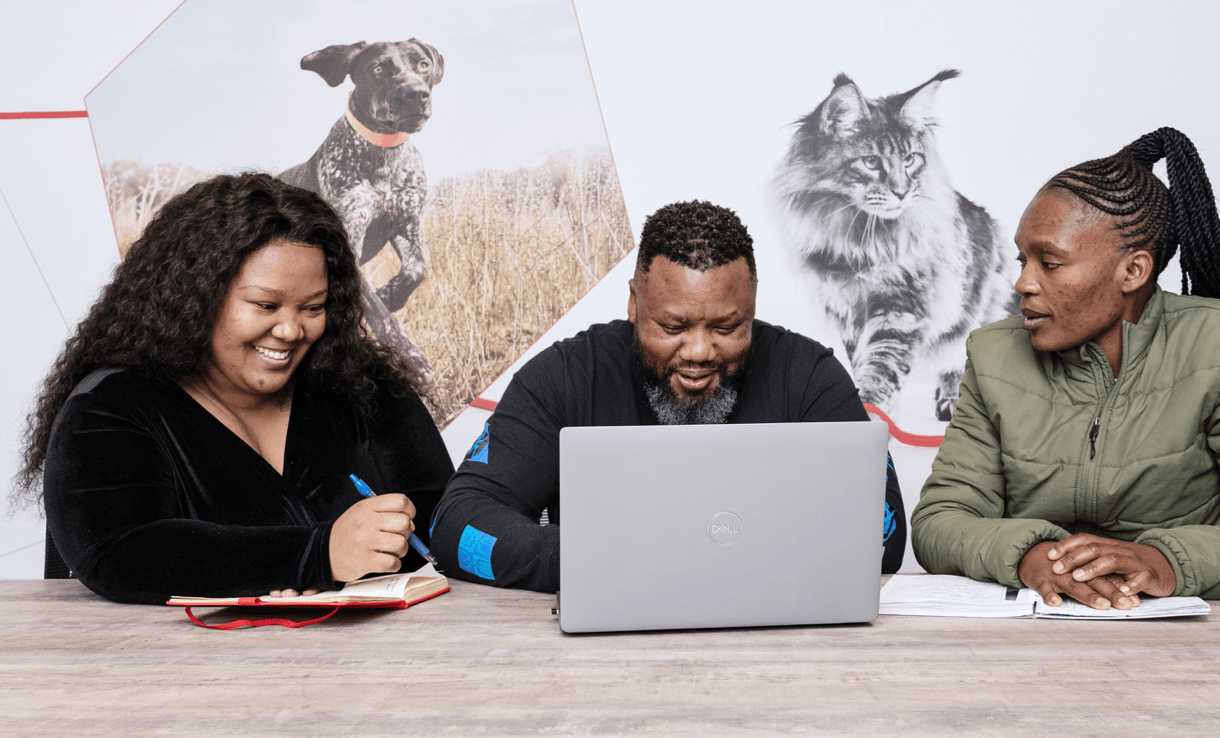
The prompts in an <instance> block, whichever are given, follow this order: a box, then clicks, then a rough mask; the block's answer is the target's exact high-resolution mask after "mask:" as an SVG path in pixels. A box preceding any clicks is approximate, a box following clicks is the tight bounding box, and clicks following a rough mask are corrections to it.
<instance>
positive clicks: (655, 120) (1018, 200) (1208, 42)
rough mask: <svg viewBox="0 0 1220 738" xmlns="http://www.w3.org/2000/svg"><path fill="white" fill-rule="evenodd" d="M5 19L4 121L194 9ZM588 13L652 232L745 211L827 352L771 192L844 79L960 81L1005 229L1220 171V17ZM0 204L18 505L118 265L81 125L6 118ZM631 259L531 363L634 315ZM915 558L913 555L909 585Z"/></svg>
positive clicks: (0, 132)
mask: <svg viewBox="0 0 1220 738" xmlns="http://www.w3.org/2000/svg"><path fill="white" fill-rule="evenodd" d="M191 1H192V2H198V1H200V0H191ZM10 5H12V6H13V7H6V8H5V11H4V22H3V23H2V24H0V68H2V69H3V70H4V71H5V72H7V74H4V75H0V112H22V111H49V110H81V109H83V108H84V103H83V100H84V97H85V95H86V94H87V93H88V92H89V91H90V90H91V89H92V88H93V87H94V86H95V85H96V84H97V83H98V82H100V81H101V80H102V79H103V78H104V77H105V76H106V74H107V73H108V72H109V71H110V70H111V69H112V68H113V67H114V66H115V65H116V64H117V63H119V62H120V61H121V60H122V59H123V57H124V56H125V55H126V54H127V53H128V52H129V51H131V50H132V49H133V48H134V47H135V46H136V45H138V44H139V42H140V41H141V40H142V39H143V38H144V37H145V35H146V34H148V33H149V32H150V31H152V30H153V29H154V28H155V27H156V26H157V24H158V23H159V22H160V21H161V20H163V19H164V18H165V17H166V16H168V15H169V14H170V13H171V12H172V11H173V10H174V8H175V7H176V6H177V5H178V2H177V0H114V2H110V3H94V2H88V0H79V1H78V2H69V1H66V0H60V1H59V2H53V1H52V2H47V1H45V0H44V1H43V2H40V3H21V4H10ZM576 10H577V13H578V16H579V18H580V21H581V31H582V35H583V38H584V41H585V45H586V51H587V53H588V58H589V61H590V64H591V67H592V71H593V76H594V81H595V83H596V86H597V91H598V97H599V100H600V104H601V109H602V114H603V118H604V121H605V124H606V128H607V132H608V134H609V138H610V143H611V147H612V149H613V152H614V156H615V161H616V164H617V166H618V173H619V177H620V181H621V182H622V185H623V189H624V195H625V199H626V203H627V210H628V213H629V215H630V216H631V218H632V223H633V226H634V228H635V229H636V232H637V233H638V231H639V228H640V226H641V224H642V222H643V218H644V216H645V215H647V214H648V213H650V212H652V211H653V210H655V209H656V208H657V207H659V206H661V205H663V204H665V203H668V202H672V201H676V200H682V199H690V198H700V199H710V200H713V201H715V202H718V203H719V204H722V205H726V206H729V207H733V208H734V209H736V210H737V211H738V212H739V213H740V214H741V216H742V218H743V220H744V221H745V222H746V223H747V225H748V226H749V228H750V230H751V232H752V233H753V234H754V236H755V239H756V243H757V245H758V248H759V267H760V273H761V279H762V280H763V285H764V289H763V290H762V292H761V293H760V300H759V302H760V305H759V307H760V317H762V318H764V319H767V320H770V321H772V322H778V323H781V324H784V325H786V326H788V327H790V328H794V329H797V330H801V331H803V332H807V333H809V334H811V335H813V336H814V337H815V338H818V339H819V340H822V341H823V342H825V343H827V344H828V345H832V346H833V345H835V344H836V343H837V339H835V337H834V336H831V335H828V334H827V332H826V331H825V328H824V327H822V326H821V325H820V324H819V323H818V322H817V320H816V319H815V318H814V317H813V316H812V315H811V312H810V310H809V308H808V305H807V304H806V303H805V302H804V301H803V299H802V297H801V287H800V285H799V284H798V283H797V282H796V281H795V280H794V278H793V276H792V273H791V270H790V269H789V267H788V262H787V260H786V258H785V257H784V255H783V254H782V250H781V249H779V248H778V246H777V244H776V243H775V231H774V228H773V226H772V225H771V223H770V222H769V218H768V216H767V212H766V208H765V206H764V202H763V194H762V190H763V186H764V184H765V182H766V180H767V178H768V176H769V173H770V171H771V170H772V168H773V167H774V165H775V163H776V162H777V161H778V159H779V157H780V156H781V155H782V153H783V151H784V148H785V147H786V145H787V141H788V136H789V135H790V129H788V128H787V127H786V126H787V124H788V123H789V122H791V121H792V120H794V119H795V118H796V117H798V116H800V115H802V114H804V113H807V112H809V111H810V110H812V109H813V107H814V106H816V105H817V103H818V102H820V101H821V99H822V98H824V97H825V95H826V94H827V93H828V92H829V90H830V83H831V79H832V78H833V76H834V75H835V74H836V73H837V72H840V71H844V72H848V73H849V74H851V75H852V76H853V78H854V79H855V80H856V81H857V82H858V83H859V84H860V85H861V87H862V88H863V89H864V91H865V93H866V94H867V95H869V96H880V95H885V94H890V93H893V92H898V91H901V90H905V89H909V88H910V87H912V86H914V85H915V84H917V83H919V82H921V81H923V80H925V79H927V78H928V77H930V76H931V74H933V73H934V72H936V71H939V70H940V69H943V68H947V67H953V68H958V69H961V70H962V71H963V76H962V77H961V78H960V79H957V80H952V81H950V82H947V83H945V85H944V86H943V87H942V89H941V91H940V93H939V94H938V101H937V105H938V114H939V116H940V119H941V141H942V155H943V157H944V159H945V160H946V164H947V166H948V168H949V171H950V173H951V175H952V177H953V181H954V184H955V186H956V187H957V188H958V189H959V190H961V191H962V192H963V193H964V194H966V195H967V196H968V197H970V198H971V199H972V200H975V201H976V202H979V203H981V204H983V205H984V206H985V207H987V208H988V210H989V211H991V213H992V214H993V215H994V216H995V217H996V218H997V219H998V220H999V221H1000V223H1001V226H1002V227H1003V228H1005V229H1007V232H1008V234H1009V235H1010V234H1011V229H1012V228H1013V226H1014V225H1015V222H1016V219H1017V218H1018V217H1019V215H1020V212H1021V209H1022V208H1023V207H1024V203H1025V200H1026V199H1027V198H1028V197H1029V196H1030V194H1032V192H1033V190H1034V189H1036V188H1037V186H1039V185H1040V184H1041V182H1042V181H1044V180H1045V179H1046V178H1047V177H1049V176H1050V175H1051V174H1053V173H1054V172H1055V171H1058V170H1059V169H1061V168H1063V167H1065V166H1068V165H1071V164H1074V163H1076V162H1078V161H1080V160H1082V159H1085V158H1090V157H1092V156H1102V155H1106V154H1109V153H1112V152H1113V151H1115V150H1117V149H1118V148H1119V147H1120V146H1121V145H1123V144H1125V143H1127V142H1128V141H1130V140H1131V139H1132V138H1134V137H1135V136H1136V135H1138V134H1140V133H1143V132H1145V131H1148V130H1152V129H1153V128H1156V127H1158V126H1160V125H1173V126H1175V127H1178V128H1180V129H1181V130H1183V131H1185V132H1186V133H1187V134H1188V135H1191V136H1192V137H1193V138H1194V139H1195V142H1196V144H1198V145H1199V148H1200V150H1201V152H1202V153H1203V156H1204V159H1205V161H1206V162H1207V163H1209V164H1210V165H1211V168H1212V171H1213V172H1218V171H1220V134H1216V133H1215V126H1214V121H1215V120H1216V118H1217V115H1216V112H1217V111H1216V105H1215V104H1214V102H1213V99H1214V95H1212V94H1211V88H1212V87H1214V80H1213V79H1212V78H1213V77H1214V75H1215V72H1216V70H1218V69H1220V52H1217V51H1216V46H1215V44H1214V39H1213V38H1212V36H1213V35H1214V29H1215V28H1216V27H1217V23H1216V21H1217V20H1218V19H1220V9H1217V8H1216V6H1213V5H1211V4H1206V3H1197V2H1189V1H1188V0H1177V1H1165V2H1161V3H1157V4H1156V5H1155V7H1154V6H1151V5H1149V4H1148V3H1147V2H1145V1H1144V0H1126V1H1125V2H1104V3H1103V2H1100V1H1098V0H1086V1H1082V2H1076V3H1070V4H1065V3H1060V2H1050V1H1049V0H1036V1H1035V0H1020V1H1018V0H1011V1H1010V2H1006V3H977V2H967V1H965V0H937V1H936V2H923V3H904V2H898V1H897V0H888V1H886V0H874V1H873V2H857V3H844V2H841V1H838V0H836V1H835V2H800V1H795V0H794V1H793V2H778V1H777V2H772V3H750V4H746V3H741V2H739V1H733V2H729V1H727V0H683V1H682V2H667V3H662V2H656V1H655V0H616V1H615V2H612V3H607V2H593V1H591V0H576ZM1149 14H1151V17H1149ZM1157 18H1165V19H1169V18H1175V20H1174V21H1173V22H1168V21H1166V22H1164V23H1160V22H1156V20H1155V19H1157ZM49 48H53V49H54V53H47V50H48V49H49ZM525 72H526V77H525V78H526V79H528V77H527V70H525ZM150 94H151V93H150ZM155 104H156V100H155V96H154V97H150V105H155ZM0 193H2V194H3V201H0V260H2V263H3V269H0V301H3V302H2V307H3V315H4V316H5V317H6V318H7V320H6V322H5V327H4V329H3V330H4V337H5V339H6V341H5V344H6V345H7V346H8V350H7V351H5V356H6V360H5V361H4V363H3V364H2V365H0V372H2V377H3V380H4V381H3V382H0V479H3V480H5V482H4V486H3V489H5V490H7V487H8V480H10V479H11V478H12V475H13V473H14V471H15V469H16V454H17V450H18V448H19V445H20V444H19V436H20V433H21V429H22V427H23V422H24V415H25V413H26V412H27V411H28V403H29V401H30V398H31V397H32V395H33V393H34V391H35V388H36V385H37V383H38V381H39V380H40V379H41V378H42V377H43V376H44V375H45V373H46V371H47V368H48V367H49V365H50V363H51V362H52V361H53V360H54V357H55V355H56V353H57V352H58V350H59V348H60V347H61V346H62V344H63V342H64V340H65V339H66V337H67V335H68V332H69V327H70V326H72V325H74V324H75V322H76V321H78V320H79V319H80V317H81V316H82V314H83V311H84V310H85V309H86V308H87V307H88V305H89V304H90V303H91V302H92V300H93V298H94V296H95V294H96V292H97V290H98V288H99V287H100V286H101V285H102V284H103V283H104V282H105V281H106V280H107V279H108V277H109V273H110V270H111V269H112V268H113V266H114V264H115V263H116V262H117V250H116V246H115V240H114V235H113V232H112V230H111V227H110V225H109V214H108V211H107V207H106V202H105V197H104V194H103V187H102V180H101V176H100V173H99V169H98V160H97V157H96V155H95V153H94V150H93V143H92V139H91V134H90V127H89V122H88V120H86V119H70V120H35V121H12V120H0ZM48 213H51V214H52V215H50V216H48V215H47V214H48ZM631 261H632V259H631V258H629V259H628V261H627V262H626V263H625V264H624V265H622V266H620V268H619V269H616V270H615V271H613V272H612V273H611V274H610V275H609V276H608V277H607V278H606V279H604V280H603V281H602V283H600V284H599V285H598V286H597V287H595V288H594V290H593V291H592V292H591V293H590V294H589V295H588V296H587V297H586V298H585V300H584V301H582V302H581V303H580V304H579V305H577V307H576V308H574V309H573V310H572V311H571V312H570V313H569V314H568V315H567V316H565V318H564V319H562V320H561V321H560V322H559V323H558V324H557V325H556V326H555V327H554V328H553V329H552V330H551V331H550V332H549V333H548V334H547V336H546V337H544V339H543V340H542V341H540V342H539V345H538V346H537V347H535V349H534V350H537V349H538V348H540V347H542V346H545V345H549V344H550V343H551V342H552V341H554V340H557V339H558V338H562V337H565V336H568V335H571V334H573V333H575V332H576V331H577V330H579V329H581V328H583V327H584V326H586V325H588V324H589V323H591V322H596V321H603V320H608V319H611V318H616V317H622V316H623V315H624V306H625V303H626V299H627V291H626V286H625V285H626V279H627V277H628V276H629V272H630V267H631ZM1175 273H1176V272H1175ZM1167 276H1168V281H1169V284H1171V285H1172V280H1173V279H1174V276H1173V275H1167ZM1163 283H1164V282H1163ZM528 356H529V354H527V358H528ZM518 363H520V362H518ZM506 383H507V375H506V377H504V378H501V380H499V381H498V382H497V383H495V384H494V385H493V386H492V387H491V388H490V389H489V390H488V392H487V393H485V394H486V396H488V397H489V398H491V399H497V398H498V397H499V395H500V393H501V392H502V391H503V387H504V385H505V384H506ZM916 389H917V388H916ZM912 391H915V390H912ZM908 406H913V403H908ZM905 415H906V414H904V417H902V418H900V422H901V424H903V425H904V426H905V427H906V429H907V430H910V431H913V432H918V433H936V432H939V430H940V428H942V427H943V426H940V425H937V424H936V423H935V422H934V421H928V420H924V419H922V417H917V415H918V414H917V413H914V412H911V413H909V415H910V418H909V419H908V418H906V417H905ZM486 417H487V413H486V412H485V411H480V410H469V411H467V413H465V414H464V415H463V416H461V417H460V418H459V419H458V420H457V421H455V422H454V423H453V424H452V425H451V426H450V427H449V428H447V429H446V430H445V432H444V436H445V439H446V443H447V444H448V445H449V447H450V450H451V453H452V455H453V456H454V457H455V458H458V457H460V456H461V455H462V454H463V453H464V452H465V450H466V448H467V446H468V445H469V444H470V443H471V442H472V441H473V440H474V438H475V437H476V436H477V435H478V433H479V431H480V430H481V428H482V424H483V422H484V420H485V418H486ZM892 451H893V453H894V459H895V464H896V466H897V467H898V468H899V470H900V476H901V478H902V483H903V486H904V491H905V496H906V499H907V505H908V511H909V509H910V508H911V507H913V505H914V502H915V500H916V499H917V498H918V490H919V486H920V485H921V484H922V480H923V478H924V477H925V476H926V474H927V471H928V468H929V466H930V464H931V459H932V456H933V452H932V451H930V450H927V449H915V448H911V447H905V446H900V445H898V444H893V445H892ZM42 537H43V528H42V523H41V521H40V520H39V519H38V518H37V516H36V515H34V514H32V513H31V512H29V511H26V512H22V513H19V514H17V516H16V517H13V518H10V519H5V520H0V578H13V577H38V576H41V572H42V547H41V541H42ZM913 563H914V560H913V557H911V556H910V555H909V553H908V558H907V568H908V569H909V568H911V566H912V565H913Z"/></svg>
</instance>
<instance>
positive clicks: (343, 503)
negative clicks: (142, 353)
mask: <svg viewBox="0 0 1220 738" xmlns="http://www.w3.org/2000/svg"><path fill="white" fill-rule="evenodd" d="M376 408H377V409H376V412H375V413H374V414H373V416H372V417H366V416H364V415H362V414H361V413H360V412H359V411H358V409H356V408H355V407H354V406H353V405H352V403H351V402H350V401H349V399H348V398H347V397H346V396H344V395H340V394H337V393H333V392H327V391H323V390H320V389H316V388H310V387H308V386H306V384H305V382H304V381H303V380H298V381H297V383H296V387H295V389H294V394H293V400H292V410H291V415H290V416H289V422H288V437H287V439H286V441H285V448H284V472H283V474H282V475H281V474H280V473H279V472H276V471H275V469H274V468H273V467H272V466H271V465H270V464H268V463H267V461H266V460H265V459H263V457H261V456H260V455H259V454H258V452H256V451H255V450H254V449H253V448H251V447H250V446H249V445H247V444H246V443H245V441H243V440H242V439H241V438H239V437H238V436H237V435H235V434H234V433H233V432H232V431H230V430H229V429H228V428H226V427H225V426H224V424H223V423H221V422H220V421H219V420H217V419H216V418H215V417H214V416H213V415H212V414H211V413H209V412H208V411H207V410H206V409H204V408H203V406H201V405H200V404H199V403H197V402H196V401H195V400H194V398H192V397H191V396H190V395H188V394H187V393H186V391H185V390H183V389H182V388H181V387H179V386H178V385H176V384H166V383H161V382H157V381H155V380H151V379H147V378H145V377H143V376H141V375H139V374H138V373H137V372H135V371H133V370H129V369H105V370H100V371H96V372H94V373H92V374H90V375H89V376H88V377H86V378H85V379H84V380H83V381H82V382H81V383H80V385H79V386H77V388H76V390H75V391H73V393H72V395H71V397H69V399H68V401H67V403H65V404H64V407H63V409H62V410H61V411H60V413H59V416H58V417H57V418H56V420H55V425H54V427H53V429H52V431H51V442H50V446H49V448H48V450H47V459H46V464H45V466H44V471H43V490H44V496H45V504H46V512H47V523H48V528H49V530H50V534H51V536H52V538H53V540H54V542H55V545H56V547H57V548H58V549H59V552H60V554H61V555H62V556H63V558H64V561H65V562H67V564H68V566H70V567H71V569H72V572H73V574H74V576H76V577H78V578H79V579H80V580H81V582H83V583H84V584H85V585H86V586H88V587H89V588H90V589H92V590H93V591H94V592H97V593H98V594H100V595H101V596H103V597H105V598H107V599H111V600H115V601H117V602H142V603H164V602H165V601H166V600H167V599H169V597H170V596H171V595H191V596H205V597H235V596H243V595H261V594H265V593H267V592H269V591H271V590H273V589H283V588H292V589H296V590H304V589H310V588H318V589H334V588H336V587H337V586H338V585H337V584H336V583H335V582H334V581H332V579H331V573H330V556H329V541H330V529H331V525H332V524H333V523H334V521H335V519H336V518H338V517H339V516H340V515H341V514H342V513H343V512H344V511H345V510H346V509H347V508H348V507H350V506H351V505H353V504H355V503H356V502H359V501H360V499H361V497H360V495H359V493H357V492H356V490H355V488H354V486H353V485H352V482H351V480H350V479H349V478H348V475H349V474H355V475H356V476H358V477H360V478H361V479H363V480H364V481H366V482H368V483H369V485H370V486H371V487H372V488H373V490H374V491H376V492H377V493H378V494H387V493H394V492H398V493H402V494H405V495H406V496H407V497H409V498H410V499H411V501H412V502H413V503H414V504H415V508H416V510H417V511H418V512H417V518H416V519H417V520H418V521H420V522H418V523H417V531H416V532H417V533H418V534H419V535H420V537H421V538H423V539H424V540H425V541H427V525H426V524H425V523H424V521H427V520H429V519H430V518H431V516H432V511H433V509H434V508H435V507H436V503H437V501H438V500H439V499H440V495H441V492H442V490H443V489H444V487H445V482H446V481H447V480H448V479H449V476H450V475H451V474H452V473H453V465H452V463H451V462H450V460H449V455H448V453H447V452H446V451H445V445H444V443H443V442H442V441H441V437H440V433H439V432H438V431H437V429H436V425H435V424H434V423H433V421H432V418H431V417H430V416H429V415H428V411H427V410H426V409H425V408H424V406H423V403H422V402H420V400H419V399H418V398H416V397H414V396H411V397H406V398H395V397H392V396H391V395H390V394H389V393H388V392H384V391H383V392H381V393H380V394H379V396H378V398H377V403H376ZM423 563H424V561H423V559H422V558H421V557H420V556H419V554H417V553H415V552H414V551H411V552H409V553H408V554H407V556H406V557H405V558H404V559H403V569H404V570H409V569H414V568H418V567H419V566H422V565H423Z"/></svg>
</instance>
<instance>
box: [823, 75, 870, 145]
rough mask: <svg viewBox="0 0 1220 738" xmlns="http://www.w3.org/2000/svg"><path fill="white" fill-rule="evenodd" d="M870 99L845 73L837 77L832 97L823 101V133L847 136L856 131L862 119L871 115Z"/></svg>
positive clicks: (841, 136) (837, 136)
mask: <svg viewBox="0 0 1220 738" xmlns="http://www.w3.org/2000/svg"><path fill="white" fill-rule="evenodd" d="M869 115H870V114H869V111H868V100H866V99H865V97H864V93H862V92H860V88H859V87H856V83H855V82H852V81H851V80H850V79H848V78H847V77H846V76H845V75H839V77H838V78H836V79H835V88H834V90H832V91H831V93H830V97H828V98H826V99H825V100H824V101H823V102H822V116H821V128H822V133H824V134H827V135H830V136H835V137H836V138H846V137H847V136H850V135H851V134H852V133H855V131H856V128H857V126H859V124H860V121H862V120H866V119H867V118H868V117H869Z"/></svg>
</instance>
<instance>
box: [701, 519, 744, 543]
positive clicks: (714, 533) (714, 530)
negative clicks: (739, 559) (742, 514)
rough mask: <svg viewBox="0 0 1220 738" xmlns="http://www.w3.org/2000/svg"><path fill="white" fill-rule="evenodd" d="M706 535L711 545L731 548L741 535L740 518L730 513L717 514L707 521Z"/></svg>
mask: <svg viewBox="0 0 1220 738" xmlns="http://www.w3.org/2000/svg"><path fill="white" fill-rule="evenodd" d="M707 535H708V538H711V539H712V543H715V544H717V545H720V546H731V545H733V544H734V543H736V542H737V538H738V537H739V536H740V535H741V518H739V517H737V516H736V515H734V514H733V513H731V512H727V511H726V512H718V513H716V514H715V515H713V516H712V519H711V520H709V521H707Z"/></svg>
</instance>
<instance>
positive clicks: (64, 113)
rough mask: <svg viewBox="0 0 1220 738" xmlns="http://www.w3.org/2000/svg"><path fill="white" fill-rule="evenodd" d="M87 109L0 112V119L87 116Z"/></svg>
mask: <svg viewBox="0 0 1220 738" xmlns="http://www.w3.org/2000/svg"><path fill="white" fill-rule="evenodd" d="M88 117H89V111H87V110H48V111H41V112H33V113H0V120H36V119H40V118H43V119H45V118H88Z"/></svg>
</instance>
